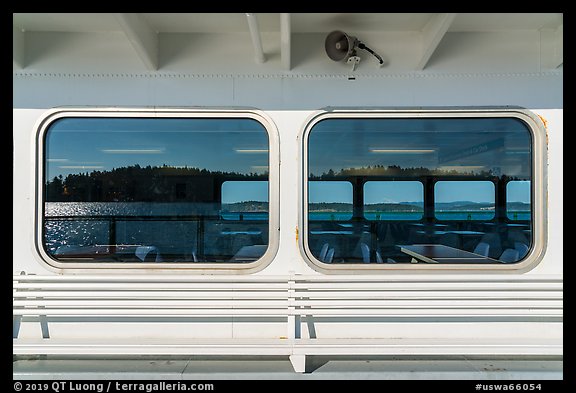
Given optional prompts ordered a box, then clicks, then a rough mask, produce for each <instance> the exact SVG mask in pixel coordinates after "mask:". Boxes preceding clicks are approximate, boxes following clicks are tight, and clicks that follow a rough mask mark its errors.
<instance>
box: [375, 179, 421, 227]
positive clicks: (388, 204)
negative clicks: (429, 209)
mask: <svg viewBox="0 0 576 393" xmlns="http://www.w3.org/2000/svg"><path fill="white" fill-rule="evenodd" d="M423 212H424V190H423V187H422V183H420V182H417V181H397V182H394V181H369V182H366V183H365V184H364V217H365V218H366V219H368V220H420V219H421V218H422V217H423V214H424V213H423Z"/></svg>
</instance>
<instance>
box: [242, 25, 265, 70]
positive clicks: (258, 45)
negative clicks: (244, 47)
mask: <svg viewBox="0 0 576 393" xmlns="http://www.w3.org/2000/svg"><path fill="white" fill-rule="evenodd" d="M246 18H247V19H248V28H249V29H250V36H251V37H252V44H253V45H254V52H255V55H256V63H260V64H261V63H264V62H265V61H266V56H264V49H263V48H262V39H261V38H260V27H259V26H258V19H256V15H255V14H246Z"/></svg>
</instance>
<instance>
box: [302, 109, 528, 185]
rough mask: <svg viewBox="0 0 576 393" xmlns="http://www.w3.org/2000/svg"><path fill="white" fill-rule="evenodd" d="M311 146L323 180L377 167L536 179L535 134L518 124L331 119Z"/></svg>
mask: <svg viewBox="0 0 576 393" xmlns="http://www.w3.org/2000/svg"><path fill="white" fill-rule="evenodd" d="M308 142H309V143H308V150H309V154H308V159H309V173H310V174H313V175H317V176H319V175H322V174H323V173H327V172H328V171H329V170H330V169H332V170H333V171H334V172H339V171H340V170H341V169H346V168H361V167H367V166H376V165H381V166H384V167H388V166H399V167H401V168H420V167H424V168H428V169H440V170H443V171H457V172H461V173H470V172H475V173H480V172H482V171H490V170H492V171H493V172H494V173H496V174H498V175H502V174H506V175H508V176H522V177H527V176H529V175H530V133H529V131H528V129H527V127H526V125H525V124H524V123H523V122H521V121H520V120H518V119H514V118H492V119H487V118H471V119H468V118H452V119H425V118H419V119H414V118H412V119H325V120H322V121H320V122H319V123H317V124H316V125H314V127H313V128H312V130H311V131H310V134H309V140H308Z"/></svg>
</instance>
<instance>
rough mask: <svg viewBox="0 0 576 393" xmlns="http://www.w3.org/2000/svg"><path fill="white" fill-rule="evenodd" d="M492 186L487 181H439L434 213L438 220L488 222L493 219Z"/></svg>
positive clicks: (435, 195)
mask: <svg viewBox="0 0 576 393" xmlns="http://www.w3.org/2000/svg"><path fill="white" fill-rule="evenodd" d="M494 208H495V207H494V184H493V183H492V182H489V181H439V182H438V183H436V185H435V191H434V213H435V215H436V218H437V219H439V220H460V221H464V220H467V221H470V220H479V221H490V220H492V219H493V218H494Z"/></svg>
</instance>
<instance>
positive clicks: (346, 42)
mask: <svg viewBox="0 0 576 393" xmlns="http://www.w3.org/2000/svg"><path fill="white" fill-rule="evenodd" d="M358 42H359V41H358V39H357V38H356V37H353V36H350V35H348V34H346V33H344V32H343V31H340V30H335V31H333V32H332V33H330V34H328V36H327V37H326V41H324V48H325V49H326V54H327V55H328V57H329V58H331V59H332V60H334V61H340V60H348V58H350V57H351V56H355V55H356V47H357V46H358Z"/></svg>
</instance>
